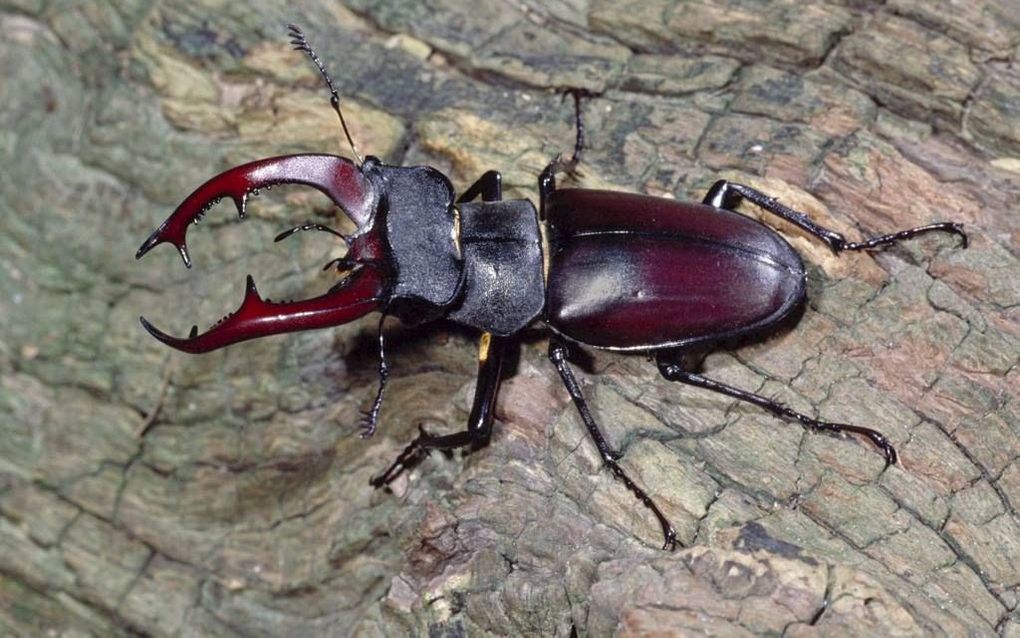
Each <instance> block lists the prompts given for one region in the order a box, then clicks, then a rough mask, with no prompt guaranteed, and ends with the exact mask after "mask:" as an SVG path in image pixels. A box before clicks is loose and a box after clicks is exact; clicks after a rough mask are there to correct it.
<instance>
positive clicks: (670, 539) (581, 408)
mask: <svg viewBox="0 0 1020 638" xmlns="http://www.w3.org/2000/svg"><path fill="white" fill-rule="evenodd" d="M549 360H550V361H552V363H553V365H554V366H556V370H557V371H558V372H559V373H560V378H561V379H563V385H565V386H566V388H567V392H568V393H569V394H570V398H571V399H573V400H574V405H575V406H576V407H577V411H578V412H579V413H580V414H581V420H582V421H584V425H585V427H587V428H588V434H590V435H591V438H592V440H593V441H594V442H595V447H597V448H598V450H599V454H600V455H601V456H602V463H603V464H604V465H605V466H606V467H607V468H609V469H610V470H611V471H612V472H613V476H615V477H616V478H618V479H620V480H621V481H622V482H623V484H624V485H625V486H626V487H627V489H628V490H630V491H631V492H632V493H633V494H634V496H636V497H637V499H638V500H639V501H641V503H642V504H643V505H644V506H645V507H647V508H648V509H650V510H652V514H654V515H655V518H657V519H658V520H659V525H661V526H662V535H663V538H664V543H663V545H662V548H663V549H669V550H673V549H676V543H677V540H676V529H674V528H673V525H672V523H670V522H669V520H668V519H667V518H666V516H665V515H664V514H663V513H662V511H661V510H659V507H658V506H657V505H656V504H655V501H653V500H652V499H651V497H650V496H648V494H647V493H645V491H644V490H643V489H641V488H640V487H638V485H637V483H635V482H634V481H632V480H631V479H630V477H629V476H627V474H626V473H624V471H623V468H621V467H620V466H619V464H618V463H617V462H616V460H617V458H618V456H617V454H615V453H614V452H613V451H612V450H611V449H610V448H609V444H608V443H607V442H606V438H605V437H604V436H603V435H602V432H601V431H600V430H599V426H598V424H596V423H595V419H594V418H593V417H592V415H591V410H589V409H588V403H587V402H586V401H585V400H584V395H583V394H581V386H580V385H578V383H577V379H575V378H574V373H573V371H571V369H570V364H569V362H568V361H567V348H566V346H564V345H563V344H562V343H560V342H559V341H557V340H556V339H553V340H552V341H550V342H549Z"/></svg>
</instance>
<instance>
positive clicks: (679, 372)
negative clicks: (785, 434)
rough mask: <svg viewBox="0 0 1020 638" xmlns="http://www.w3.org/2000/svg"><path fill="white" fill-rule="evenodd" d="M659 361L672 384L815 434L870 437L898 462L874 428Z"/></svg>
mask: <svg viewBox="0 0 1020 638" xmlns="http://www.w3.org/2000/svg"><path fill="white" fill-rule="evenodd" d="M656 361H657V363H658V365H659V373H660V374H662V376H663V377H665V378H666V379H668V380H669V381H677V382H679V383H686V384H688V385H693V386H696V387H699V388H704V389H706V390H711V391H713V392H718V393H719V394H725V395H726V396H728V397H733V398H734V399H739V400H741V401H747V402H748V403H753V404H754V405H757V406H758V407H761V408H764V409H765V410H768V411H769V412H771V413H772V414H774V415H776V416H777V417H780V418H784V417H785V418H789V419H794V420H796V421H798V422H799V423H800V424H801V425H803V426H804V427H805V428H807V429H809V430H811V431H812V432H833V433H836V434H845V433H851V434H859V435H861V436H864V437H867V438H868V439H869V440H870V441H871V442H872V443H874V444H875V446H877V447H878V448H879V449H880V450H881V451H882V454H883V455H884V456H885V464H886V466H887V467H888V466H889V465H892V464H894V463H896V459H897V455H896V448H894V447H893V445H892V443H890V442H889V439H887V438H886V437H885V435H884V434H882V433H881V432H878V431H877V430H872V429H871V428H865V427H861V426H859V425H848V424H846V423H831V422H829V421H820V420H818V419H812V418H811V417H809V416H806V415H803V414H801V413H799V412H795V411H794V410H791V409H790V408H788V407H786V406H785V405H783V404H782V403H779V402H778V401H773V400H772V399H769V398H766V397H763V396H760V395H757V394H754V393H753V392H747V391H746V390H741V389H739V388H734V387H733V386H730V385H726V384H725V383H720V382H719V381H714V380H712V379H708V378H705V377H703V376H701V375H700V374H695V373H693V372H688V371H687V370H685V369H684V367H683V365H681V364H680V363H678V362H677V361H676V360H675V359H674V358H673V357H671V356H669V355H664V354H659V355H657V357H656Z"/></svg>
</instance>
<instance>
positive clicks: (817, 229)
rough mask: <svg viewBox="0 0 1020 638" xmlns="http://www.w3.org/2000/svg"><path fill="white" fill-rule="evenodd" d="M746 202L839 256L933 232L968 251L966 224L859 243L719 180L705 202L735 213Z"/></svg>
mask: <svg viewBox="0 0 1020 638" xmlns="http://www.w3.org/2000/svg"><path fill="white" fill-rule="evenodd" d="M744 199H746V200H747V201H749V202H751V203H752V204H754V205H755V206H757V207H759V208H761V209H762V210H764V211H767V212H769V213H772V214H773V215H775V216H777V217H780V218H782V219H785V220H786V221H788V222H790V223H791V224H794V225H795V226H797V227H799V228H801V229H802V230H804V231H805V232H807V233H809V234H811V235H813V236H815V237H817V238H818V239H820V240H822V241H823V242H825V243H826V245H828V246H829V248H831V249H832V250H833V252H836V253H839V252H842V251H844V250H872V249H874V248H881V247H882V246H890V245H892V244H895V243H897V242H900V241H903V240H905V239H910V238H911V237H915V236H917V235H921V234H924V233H930V232H941V233H950V234H953V235H957V236H959V237H960V239H961V241H962V243H963V247H964V248H966V247H967V234H966V233H965V232H963V224H958V223H956V222H935V223H934V224H926V225H924V226H918V227H916V228H908V229H906V230H901V231H897V232H895V233H889V234H888V235H877V236H875V237H869V238H867V239H865V240H864V241H860V242H854V241H847V239H846V238H845V237H844V236H843V235H841V234H840V233H837V232H836V231H834V230H830V229H828V228H825V227H823V226H819V225H818V224H816V223H815V222H814V221H812V220H811V218H810V217H808V216H807V215H805V214H804V213H801V212H799V211H796V210H793V209H792V208H789V207H787V206H784V205H783V204H781V203H779V200H777V199H776V198H774V197H769V196H768V195H766V194H765V193H763V192H761V191H759V190H757V189H754V188H751V187H750V186H745V185H744V184H734V183H732V182H727V181H725V180H720V181H718V182H716V183H715V184H713V185H712V187H711V188H710V189H708V194H707V195H705V199H704V200H703V202H704V203H705V204H708V205H709V206H714V207H716V208H724V209H727V210H736V207H737V205H738V204H739V203H740V201H741V200H744Z"/></svg>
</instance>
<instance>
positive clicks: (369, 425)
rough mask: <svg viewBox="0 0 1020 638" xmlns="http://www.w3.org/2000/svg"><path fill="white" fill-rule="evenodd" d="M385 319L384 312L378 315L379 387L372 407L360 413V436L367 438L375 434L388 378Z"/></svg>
mask: <svg viewBox="0 0 1020 638" xmlns="http://www.w3.org/2000/svg"><path fill="white" fill-rule="evenodd" d="M385 321H386V313H385V312H383V313H382V315H381V316H380V317H379V389H378V390H377V391H376V393H375V400H374V401H372V407H371V408H370V409H369V410H366V411H365V412H363V413H362V419H361V438H363V439H367V438H369V437H371V436H372V435H373V434H375V428H376V426H377V425H378V423H379V410H380V409H381V408H382V401H383V393H384V392H385V391H386V382H387V381H389V379H390V369H389V366H387V365H386V341H385V339H384V337H383V323H385Z"/></svg>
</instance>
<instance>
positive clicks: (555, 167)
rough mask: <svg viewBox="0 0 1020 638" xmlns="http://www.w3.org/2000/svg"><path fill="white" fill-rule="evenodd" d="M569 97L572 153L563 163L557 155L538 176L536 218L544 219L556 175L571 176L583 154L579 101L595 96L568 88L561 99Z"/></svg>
mask: <svg viewBox="0 0 1020 638" xmlns="http://www.w3.org/2000/svg"><path fill="white" fill-rule="evenodd" d="M567 95H570V96H571V97H573V98H574V130H575V131H576V134H575V137H574V153H573V154H572V155H571V156H570V159H569V160H566V161H564V160H563V156H562V155H557V156H556V157H554V158H553V159H552V161H551V162H549V164H548V165H546V167H545V168H544V169H542V172H541V173H539V175H538V218H539V219H545V208H546V202H547V201H548V199H549V197H550V196H551V195H552V193H553V191H555V190H556V173H561V172H566V173H571V174H573V172H574V169H575V168H577V165H578V164H580V163H581V153H582V152H584V118H582V117H581V100H582V99H584V98H588V97H593V96H595V95H597V94H595V93H592V92H591V91H589V90H588V89H579V88H569V89H567V90H565V91H563V97H566V96H567Z"/></svg>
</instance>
